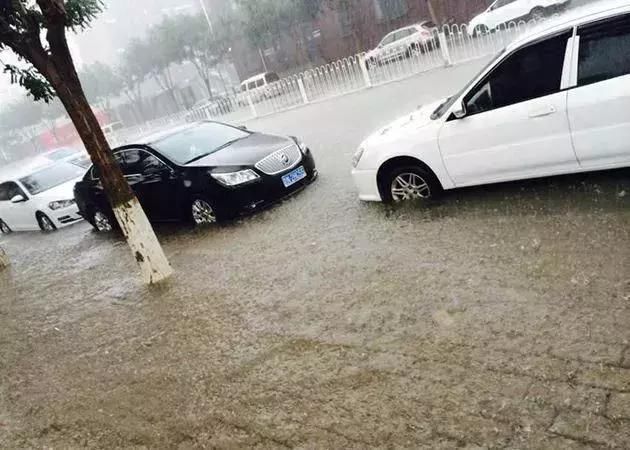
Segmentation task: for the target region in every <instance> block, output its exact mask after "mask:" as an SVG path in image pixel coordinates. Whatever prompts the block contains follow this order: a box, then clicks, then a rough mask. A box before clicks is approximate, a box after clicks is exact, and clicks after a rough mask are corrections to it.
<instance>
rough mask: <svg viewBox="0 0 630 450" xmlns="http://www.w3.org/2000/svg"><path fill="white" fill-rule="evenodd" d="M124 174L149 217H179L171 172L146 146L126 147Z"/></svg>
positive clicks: (124, 152)
mask: <svg viewBox="0 0 630 450" xmlns="http://www.w3.org/2000/svg"><path fill="white" fill-rule="evenodd" d="M122 154H123V157H124V160H123V161H124V162H123V166H122V169H123V174H124V175H125V177H126V178H127V182H128V183H129V185H130V186H131V188H132V189H133V191H134V192H135V194H136V196H137V197H138V201H139V202H140V204H141V205H142V208H143V209H144V212H145V213H146V214H147V216H148V217H149V218H150V219H151V220H171V219H175V218H177V217H178V214H179V210H178V207H177V206H178V205H177V204H176V189H177V185H176V179H175V175H174V171H173V170H172V169H171V168H170V167H169V166H168V165H166V164H165V163H164V162H162V161H161V160H160V159H158V158H157V157H156V156H155V155H153V154H152V153H150V152H149V151H147V150H145V149H140V148H138V149H135V148H134V149H125V150H124V151H123V152H122Z"/></svg>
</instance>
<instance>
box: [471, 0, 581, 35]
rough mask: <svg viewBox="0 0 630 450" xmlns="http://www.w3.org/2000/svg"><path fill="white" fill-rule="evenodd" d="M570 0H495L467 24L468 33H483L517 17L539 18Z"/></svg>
mask: <svg viewBox="0 0 630 450" xmlns="http://www.w3.org/2000/svg"><path fill="white" fill-rule="evenodd" d="M569 1H570V0H496V1H495V2H494V3H492V4H491V5H490V7H489V8H488V9H487V10H485V11H484V12H482V13H481V14H479V15H478V16H476V17H475V18H473V19H472V20H471V21H470V23H469V24H468V34H470V35H471V36H472V35H473V34H480V33H485V32H488V31H490V30H493V29H495V28H496V27H498V26H499V25H502V24H504V23H508V22H513V21H517V20H519V19H527V18H532V19H536V20H539V19H541V18H542V17H543V16H544V15H545V14H546V13H549V12H556V11H559V10H560V9H562V8H563V7H565V6H566V5H567V4H568V3H569Z"/></svg>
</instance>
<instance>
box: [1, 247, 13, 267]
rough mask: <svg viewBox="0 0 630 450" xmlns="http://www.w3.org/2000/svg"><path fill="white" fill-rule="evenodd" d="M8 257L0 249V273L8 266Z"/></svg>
mask: <svg viewBox="0 0 630 450" xmlns="http://www.w3.org/2000/svg"><path fill="white" fill-rule="evenodd" d="M10 264H11V263H10V261H9V256H8V255H7V254H6V252H5V251H4V249H3V248H2V247H0V271H1V270H4V269H6V268H7V267H9V265H10Z"/></svg>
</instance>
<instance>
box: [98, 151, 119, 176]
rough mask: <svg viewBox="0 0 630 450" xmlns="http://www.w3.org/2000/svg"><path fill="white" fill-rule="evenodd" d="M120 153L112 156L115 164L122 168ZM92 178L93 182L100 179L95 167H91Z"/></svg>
mask: <svg viewBox="0 0 630 450" xmlns="http://www.w3.org/2000/svg"><path fill="white" fill-rule="evenodd" d="M122 157H123V156H122V153H121V152H117V153H115V154H114V159H115V160H116V162H117V163H118V165H119V166H121V168H122V164H121V163H122ZM92 178H93V179H94V180H98V179H99V178H100V173H99V172H98V168H97V167H96V166H92Z"/></svg>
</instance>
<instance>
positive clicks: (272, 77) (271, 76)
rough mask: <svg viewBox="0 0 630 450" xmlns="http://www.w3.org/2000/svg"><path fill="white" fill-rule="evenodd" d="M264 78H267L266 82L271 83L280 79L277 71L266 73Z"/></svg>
mask: <svg viewBox="0 0 630 450" xmlns="http://www.w3.org/2000/svg"><path fill="white" fill-rule="evenodd" d="M265 79H266V80H267V83H273V82H275V81H278V80H280V77H279V76H278V74H277V73H268V74H266V75H265Z"/></svg>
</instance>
